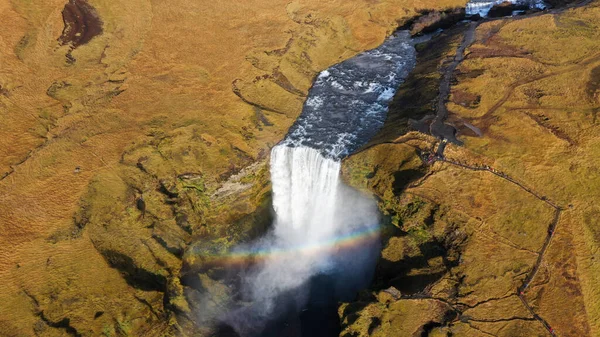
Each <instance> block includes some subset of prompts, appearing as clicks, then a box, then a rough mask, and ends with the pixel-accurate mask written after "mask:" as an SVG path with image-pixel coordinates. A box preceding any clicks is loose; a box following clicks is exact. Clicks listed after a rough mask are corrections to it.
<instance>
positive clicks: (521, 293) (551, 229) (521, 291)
mask: <svg viewBox="0 0 600 337" xmlns="http://www.w3.org/2000/svg"><path fill="white" fill-rule="evenodd" d="M432 159H433V161H432ZM423 160H424V161H425V162H427V163H428V164H433V163H434V162H436V161H439V162H443V163H447V164H450V165H454V166H457V167H460V168H463V169H467V170H470V171H478V172H489V173H491V174H493V175H495V176H497V177H499V178H500V179H503V180H505V181H507V182H509V183H511V184H513V185H515V186H517V187H519V188H520V189H522V190H524V191H525V192H527V193H529V194H530V195H532V196H534V197H535V198H537V199H539V200H540V201H542V202H544V203H545V204H547V205H548V206H550V207H552V208H553V209H554V218H553V220H552V222H551V223H550V225H549V226H548V230H547V234H546V238H545V240H544V244H543V245H542V248H541V249H540V250H539V252H538V253H537V254H538V257H537V260H536V262H535V264H534V265H533V267H532V269H531V270H530V271H529V272H528V273H527V276H526V277H525V279H524V280H523V284H522V285H521V286H520V287H518V288H517V289H516V292H515V293H514V294H515V295H516V296H518V297H519V299H520V300H521V302H522V303H523V306H525V308H526V309H527V311H529V313H531V315H532V317H533V319H535V320H537V321H538V322H540V323H541V324H542V325H543V326H544V328H545V329H546V330H547V331H548V332H549V333H550V334H551V335H552V336H558V335H557V333H556V331H555V330H554V329H553V328H552V327H551V326H550V324H549V323H548V322H547V321H546V320H545V319H544V318H543V317H541V316H540V315H539V314H537V313H536V312H535V310H534V309H533V306H532V305H531V304H530V303H529V302H528V301H527V299H526V297H525V292H526V290H527V289H528V288H529V286H530V285H531V281H532V280H533V279H534V278H535V276H536V275H537V273H538V271H539V269H540V266H541V265H542V262H543V260H544V257H545V256H546V253H547V251H548V247H549V246H550V242H551V241H552V238H553V237H554V233H555V232H556V227H557V226H558V222H559V220H560V216H561V213H562V210H563V208H562V207H560V206H558V205H557V204H556V203H555V202H553V201H551V200H550V199H548V198H547V197H546V196H544V195H542V194H540V193H538V192H536V191H535V190H533V189H532V188H530V187H528V186H526V185H525V184H523V183H521V182H519V181H517V180H516V179H514V178H512V177H510V176H508V175H507V174H505V173H503V172H501V171H498V170H496V169H494V168H492V167H490V166H487V165H469V164H466V163H462V162H459V161H455V160H452V159H448V158H445V157H443V156H441V155H439V154H438V155H435V156H433V157H427V158H423Z"/></svg>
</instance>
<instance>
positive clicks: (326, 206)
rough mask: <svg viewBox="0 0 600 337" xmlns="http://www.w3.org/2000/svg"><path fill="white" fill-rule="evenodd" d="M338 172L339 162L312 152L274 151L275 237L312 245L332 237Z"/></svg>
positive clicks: (295, 149) (283, 148) (281, 148)
mask: <svg viewBox="0 0 600 337" xmlns="http://www.w3.org/2000/svg"><path fill="white" fill-rule="evenodd" d="M339 172H340V162H339V161H335V160H332V159H328V158H325V157H323V155H322V154H321V153H320V152H319V151H317V150H315V149H312V148H308V147H288V146H286V145H279V146H276V147H274V148H273V150H272V151H271V181H272V184H273V208H274V209H275V213H276V215H277V217H276V223H275V235H276V236H277V237H280V238H282V239H285V240H308V241H309V242H313V241H314V240H323V239H327V238H329V237H330V236H331V235H332V234H333V233H332V232H333V230H334V228H332V226H331V224H332V223H333V220H334V216H335V211H336V195H337V192H338V185H339ZM297 234H300V235H297ZM306 236H308V237H306ZM290 243H301V242H290Z"/></svg>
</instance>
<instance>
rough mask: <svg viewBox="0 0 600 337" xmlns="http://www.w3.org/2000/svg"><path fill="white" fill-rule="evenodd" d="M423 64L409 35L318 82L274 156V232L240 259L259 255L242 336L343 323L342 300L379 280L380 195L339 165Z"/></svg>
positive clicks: (237, 316)
mask: <svg viewBox="0 0 600 337" xmlns="http://www.w3.org/2000/svg"><path fill="white" fill-rule="evenodd" d="M415 63H416V53H415V49H414V46H413V42H412V40H411V38H410V33H409V32H407V31H399V32H397V33H395V34H394V35H393V36H390V37H389V38H388V39H387V40H386V41H385V42H384V43H383V44H382V45H381V46H379V47H378V48H376V49H373V50H369V51H366V52H364V53H361V54H359V55H357V56H355V57H354V58H352V59H349V60H346V61H344V62H341V63H339V64H336V65H334V66H332V67H330V68H328V69H327V70H324V71H323V72H321V74H319V76H318V77H317V78H316V80H315V82H314V84H313V86H312V87H311V89H310V92H309V97H308V98H307V100H306V103H305V105H304V109H303V111H302V114H301V116H300V117H299V118H298V119H297V121H296V122H295V123H294V125H293V126H292V127H291V128H290V130H289V132H288V134H287V136H286V138H285V139H284V140H283V141H282V142H281V143H280V144H279V145H277V146H275V147H273V149H272V151H271V162H270V165H271V166H270V169H271V183H272V191H273V209H274V211H275V221H274V223H273V229H272V231H271V232H270V233H269V234H268V235H265V236H264V237H263V238H261V239H260V240H258V241H257V242H253V243H252V244H251V246H250V247H240V248H239V251H237V252H234V253H235V254H238V255H245V254H246V252H248V251H251V252H252V253H251V254H249V255H251V256H254V257H255V260H256V261H257V262H256V264H254V265H253V267H252V268H251V270H249V271H247V272H246V274H245V275H243V276H242V279H243V285H242V287H243V288H242V291H241V294H242V302H243V303H246V304H247V305H243V306H242V307H241V308H240V309H239V310H236V311H234V312H230V313H228V315H227V317H226V318H225V320H226V321H227V324H229V325H230V326H232V327H234V328H235V330H236V331H237V332H238V333H239V334H240V335H241V336H252V337H254V336H261V337H264V336H279V335H281V334H282V332H281V331H283V330H277V329H274V330H269V329H270V328H269V324H270V323H269V322H271V323H273V322H275V321H277V320H278V319H279V317H280V316H285V317H287V318H289V317H297V318H298V317H299V316H301V315H303V316H304V317H305V318H304V321H303V322H302V325H303V327H306V326H305V325H308V326H310V325H311V323H307V321H308V322H311V319H306V316H307V315H308V316H311V315H312V319H314V321H313V322H314V325H320V324H321V323H319V322H320V321H319V316H323V315H333V316H335V319H337V317H338V316H337V303H338V302H339V301H343V300H346V301H347V300H351V299H353V298H354V296H355V295H356V293H357V291H358V290H360V289H364V288H365V287H366V286H367V285H368V284H369V282H370V281H371V278H372V276H373V273H374V269H375V264H376V261H377V257H378V255H379V249H380V243H379V235H378V234H379V233H378V229H379V211H378V208H377V204H376V202H375V200H373V198H372V197H370V196H366V195H364V194H363V193H361V192H359V191H357V190H354V189H352V188H350V187H348V186H346V185H345V184H344V183H343V182H342V180H341V178H340V168H341V160H342V159H343V158H344V157H345V156H348V155H349V154H351V153H353V152H354V151H356V150H357V149H358V148H359V147H360V146H362V145H364V144H365V143H366V142H367V141H368V140H369V139H370V138H371V137H372V136H373V135H374V134H375V133H376V132H377V131H378V130H379V128H381V126H382V125H383V123H384V121H385V117H386V112H387V106H388V103H389V102H390V101H391V99H392V97H393V96H394V93H395V91H396V89H397V88H398V86H399V85H400V83H402V81H403V80H404V79H405V78H406V76H408V73H409V72H410V70H411V69H412V68H413V67H414V65H415ZM315 289H319V291H316V292H315V291H314V290H315ZM322 289H325V290H324V291H323V290H322ZM294 310H295V313H294ZM290 311H292V313H290ZM300 313H302V314H300ZM287 318H286V319H287ZM273 324H274V323H273ZM286 324H287V323H286ZM284 326H286V325H284ZM263 328H264V329H266V330H264V331H263ZM338 328H339V326H338ZM282 329H283V328H282ZM321 329H322V327H321ZM309 330H310V329H309ZM307 331H308V330H307Z"/></svg>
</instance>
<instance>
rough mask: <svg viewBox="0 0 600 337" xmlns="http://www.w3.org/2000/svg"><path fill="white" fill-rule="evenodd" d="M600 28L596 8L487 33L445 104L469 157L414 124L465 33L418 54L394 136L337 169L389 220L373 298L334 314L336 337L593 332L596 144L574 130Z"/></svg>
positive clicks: (580, 121)
mask: <svg viewBox="0 0 600 337" xmlns="http://www.w3.org/2000/svg"><path fill="white" fill-rule="evenodd" d="M599 24H600V7H598V4H596V3H592V4H590V5H588V7H584V8H576V9H571V10H564V11H561V10H554V11H551V12H550V13H548V14H545V15H535V16H533V17H530V18H525V19H523V18H512V19H504V20H503V21H499V20H496V21H489V22H484V23H481V24H479V26H478V27H477V28H476V30H475V31H474V33H475V39H474V41H473V43H472V44H470V45H469V46H467V51H466V58H465V60H464V61H462V62H461V63H460V64H459V66H458V67H457V69H456V71H455V72H454V78H453V84H452V87H451V90H450V92H451V94H450V97H448V98H447V101H446V103H445V104H446V107H447V110H448V112H449V116H448V120H447V121H448V123H451V124H453V125H455V126H456V128H457V130H458V137H459V138H460V139H461V140H463V141H464V146H461V147H459V146H455V145H453V144H447V145H446V146H445V150H443V146H442V150H441V151H440V150H436V149H439V147H438V145H439V141H438V140H435V139H433V138H431V137H430V136H428V135H424V134H423V133H420V132H415V131H409V130H410V125H411V123H409V122H408V116H410V113H412V114H413V115H414V114H420V115H418V116H424V117H422V118H421V121H423V122H426V121H427V118H426V117H427V116H428V115H430V116H432V115H434V114H435V113H436V112H437V111H436V109H435V108H432V102H435V101H436V93H437V92H439V89H438V87H439V83H440V78H441V75H439V72H440V71H441V72H444V71H445V69H447V68H446V67H445V65H447V64H448V63H449V59H452V58H453V57H454V55H455V49H456V47H457V46H458V44H459V43H460V41H461V36H462V35H463V34H464V30H463V31H457V32H454V33H453V32H451V31H448V32H447V35H446V36H444V35H442V36H440V37H439V38H438V40H434V42H432V43H438V46H439V47H440V49H442V50H444V51H447V52H444V53H435V52H433V51H430V50H429V49H427V48H426V47H423V48H418V49H419V50H420V54H419V56H418V59H419V60H420V61H421V62H420V63H419V64H420V65H421V67H419V66H417V68H416V69H415V72H414V73H413V74H412V75H411V77H410V78H409V79H408V80H407V82H406V83H405V84H404V85H403V87H402V88H401V89H400V90H399V91H398V94H397V95H396V97H395V98H394V102H393V103H392V105H391V108H390V115H389V117H388V121H387V122H386V126H384V128H383V129H382V131H381V132H380V133H379V135H378V136H376V138H375V139H374V140H373V141H372V143H371V144H370V145H369V146H367V147H365V148H364V149H363V150H362V151H359V152H358V153H356V154H354V155H352V156H350V157H349V158H347V159H346V160H345V162H344V163H343V169H342V170H343V172H344V176H345V179H346V181H347V182H348V183H350V184H351V185H353V186H356V187H358V188H362V189H363V190H365V191H368V192H370V193H374V194H375V195H376V196H377V197H378V199H379V200H380V201H379V206H380V209H381V210H382V212H383V213H384V214H385V215H386V219H387V220H386V222H385V224H384V234H383V237H384V240H383V244H384V248H383V251H382V255H381V258H380V261H379V264H378V268H377V273H376V280H375V282H374V284H373V286H372V288H371V289H369V291H365V292H364V294H362V295H361V296H360V297H359V298H358V299H357V300H356V301H354V302H350V303H347V304H344V305H342V306H341V307H340V311H339V313H340V318H341V321H342V325H343V332H342V336H348V337H349V336H419V335H420V336H450V335H451V336H487V335H492V336H546V335H560V336H595V335H597V334H598V333H599V331H600V330H598V329H599V328H600V327H599V326H598V324H597V322H598V318H597V317H598V315H599V311H598V307H597V303H598V302H599V301H600V297H599V294H598V291H597V290H596V288H597V287H593V286H590V285H592V284H597V282H598V279H597V275H598V271H597V270H596V269H597V267H596V265H595V264H593V263H590V262H591V261H593V260H594V259H596V258H597V257H596V256H595V255H596V253H595V252H596V251H597V246H598V244H599V242H600V241H599V237H598V236H597V235H596V234H595V233H596V231H595V230H593V229H592V228H594V227H595V226H596V224H595V220H592V219H595V217H594V216H593V215H592V214H597V209H596V207H595V206H593V205H590V204H589V203H588V202H587V201H586V200H595V199H597V198H598V197H599V196H598V195H597V189H596V188H595V187H593V186H596V185H597V184H598V182H599V181H598V176H597V175H588V174H587V173H586V172H588V170H590V169H592V167H595V166H597V165H598V163H597V162H598V159H597V156H596V154H595V152H596V150H594V149H595V148H594V145H592V144H596V143H597V133H596V132H591V133H588V132H587V131H582V129H581V126H582V125H585V126H586V130H588V129H587V128H589V130H595V128H596V123H595V117H594V116H595V112H594V111H597V110H598V101H597V100H596V94H595V93H596V92H597V90H596V89H589V88H592V87H593V88H596V87H595V86H594V83H596V82H597V80H596V77H597V76H596V69H597V67H598V62H600V56H599V55H598V54H597V52H596V50H597V47H598V41H600V40H598V39H597V38H598V36H597V35H598V32H597V31H595V30H590V31H589V34H583V35H581V34H580V33H581V27H597V26H598V25H599ZM453 34H455V35H454V37H452V36H453ZM559 36H560V37H559ZM567 40H569V41H572V42H570V43H568V44H567V43H566V41H567ZM463 41H465V40H463ZM436 73H438V74H437V75H436ZM416 88H421V90H420V91H419V90H418V89H416ZM416 91H418V92H419V95H415V96H414V97H415V100H411V99H410V98H411V97H413V95H414V93H415V92H416ZM592 92H594V94H592ZM409 102H414V104H408V103H409ZM586 111H587V112H588V113H586ZM432 118H433V117H430V119H429V120H431V119H432ZM417 131H418V130H417ZM475 131H478V132H475ZM436 151H437V153H438V154H439V153H442V157H435V156H429V155H428V154H430V153H435V152H436ZM576 186H579V187H576ZM583 186H587V187H583Z"/></svg>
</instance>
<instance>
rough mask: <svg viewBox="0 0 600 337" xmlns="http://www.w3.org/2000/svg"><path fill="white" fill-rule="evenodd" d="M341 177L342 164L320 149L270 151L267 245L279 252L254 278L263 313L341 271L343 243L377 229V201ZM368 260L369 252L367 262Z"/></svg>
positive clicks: (285, 147) (254, 290) (253, 287)
mask: <svg viewBox="0 0 600 337" xmlns="http://www.w3.org/2000/svg"><path fill="white" fill-rule="evenodd" d="M339 175H340V162H339V161H338V160H335V159H331V158H326V157H324V156H323V155H322V154H321V153H320V152H319V151H318V150H316V149H313V148H309V147H304V146H298V147H293V146H288V145H286V144H281V145H278V146H276V147H274V148H273V150H272V151H271V181H272V185H273V208H274V210H275V213H276V217H275V224H274V230H273V234H272V236H271V237H269V238H268V239H267V240H266V241H267V242H268V243H267V244H268V246H269V247H268V249H269V250H270V251H271V252H276V253H274V254H272V255H270V256H269V258H268V259H267V260H266V261H264V264H263V265H262V266H261V267H260V268H259V270H258V272H257V273H256V274H255V275H254V277H252V278H251V290H252V297H253V298H254V299H255V300H258V301H260V302H261V303H262V305H263V308H262V309H263V310H265V313H269V312H270V311H271V309H272V304H273V303H272V300H273V299H274V298H276V297H277V296H278V295H280V294H282V293H283V292H285V291H287V290H291V289H294V288H296V287H298V286H300V285H302V284H303V283H305V282H306V281H307V280H308V279H309V278H310V277H311V276H313V275H316V274H319V273H325V274H326V273H330V272H337V271H339V268H340V266H341V264H340V257H339V256H335V254H336V253H337V250H338V249H339V247H337V245H338V244H339V243H340V242H339V239H340V238H344V237H345V236H347V235H348V234H349V233H364V232H366V231H368V229H369V228H373V227H376V226H377V225H378V213H377V208H376V205H375V203H374V201H373V200H372V199H370V198H367V197H366V196H363V195H362V194H360V193H358V192H356V191H353V190H351V189H349V188H347V187H346V186H345V185H344V184H343V183H341V181H340V176H339ZM352 212H355V213H354V215H353V216H352V217H351V218H350V217H348V215H349V214H352ZM263 244H264V242H263ZM369 255H372V254H371V253H370V252H369V249H368V247H367V248H365V254H364V258H365V259H366V258H367V257H368V256H369ZM357 269H360V268H357ZM360 278H361V277H359V276H357V280H359V279H360Z"/></svg>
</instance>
